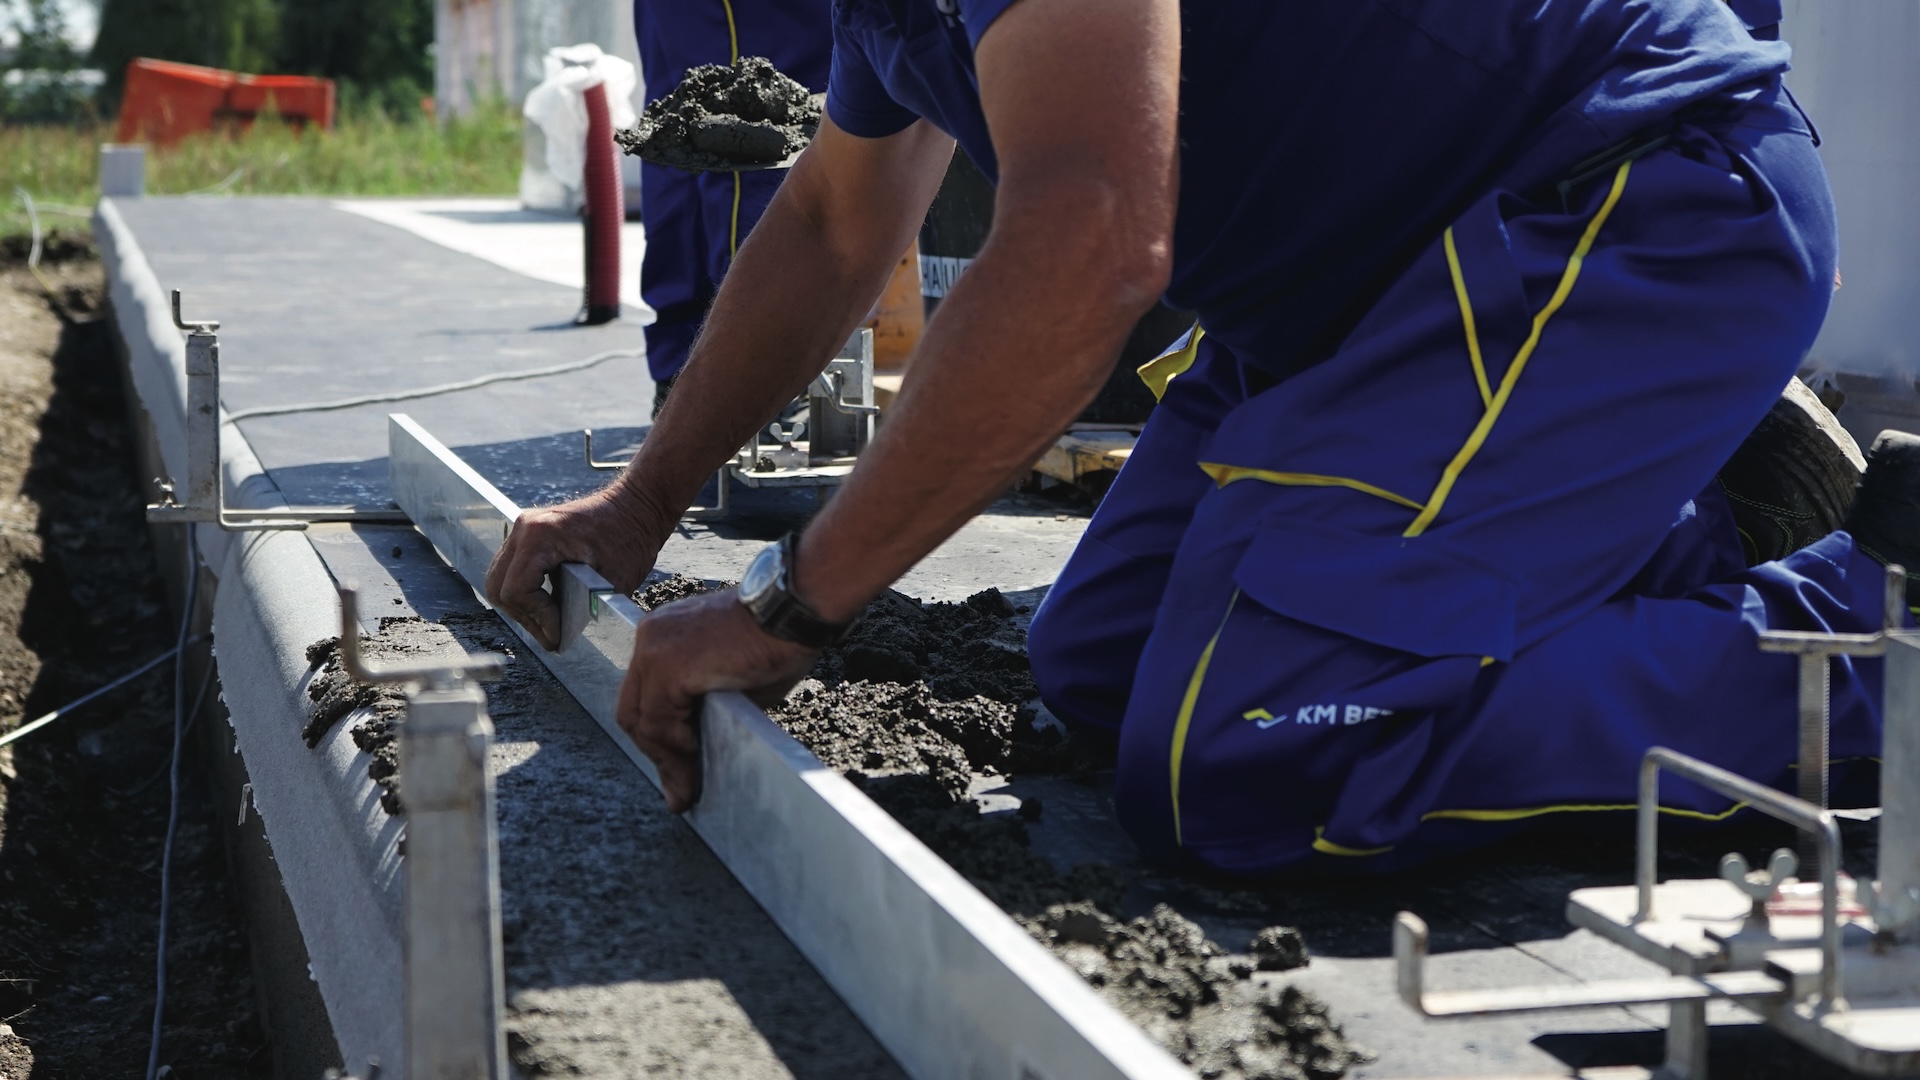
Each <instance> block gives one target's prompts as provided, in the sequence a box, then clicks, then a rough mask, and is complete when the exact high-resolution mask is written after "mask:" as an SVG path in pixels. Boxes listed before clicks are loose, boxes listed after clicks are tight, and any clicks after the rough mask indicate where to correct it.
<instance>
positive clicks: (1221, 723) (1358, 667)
mask: <svg viewBox="0 0 1920 1080" xmlns="http://www.w3.org/2000/svg"><path fill="white" fill-rule="evenodd" d="M1233 579H1234V584H1235V586H1236V588H1237V590H1238V591H1237V594H1236V599H1235V601H1234V607H1233V610H1232V612H1231V614H1230V615H1229V616H1228V618H1227V619H1226V620H1225V622H1224V623H1223V624H1222V625H1221V627H1220V632H1219V633H1218V634H1217V635H1216V637H1215V639H1214V643H1213V646H1212V648H1211V650H1210V657H1209V659H1210V665H1209V668H1208V670H1207V671H1206V672H1205V673H1204V675H1203V679H1204V685H1202V686H1199V687H1196V688H1194V690H1193V692H1192V693H1191V694H1190V698H1189V700H1190V701H1191V702H1192V703H1193V704H1194V705H1195V706H1197V708H1196V709H1195V710H1194V714H1193V715H1192V716H1191V719H1190V723H1189V729H1190V730H1189V732H1188V734H1189V736H1190V738H1189V739H1188V740H1187V743H1186V745H1184V746H1182V747H1181V748H1180V749H1181V753H1182V762H1181V765H1180V772H1181V773H1182V774H1183V775H1182V777H1181V778H1180V780H1179V782H1177V783H1176V784H1175V798H1176V802H1178V803H1180V804H1181V805H1180V806H1178V808H1177V811H1176V814H1177V817H1178V818H1179V822H1178V828H1179V829H1180V833H1181V836H1180V844H1181V846H1182V847H1184V848H1186V849H1187V851H1188V853H1189V854H1190V855H1193V856H1196V857H1198V858H1199V859H1200V860H1201V861H1202V862H1205V863H1207V864H1209V865H1212V866H1214V867H1217V868H1219V869H1222V870H1227V871H1229V872H1237V873H1269V872H1277V871H1283V870H1287V869H1290V868H1293V867H1296V866H1298V865H1299V864H1300V863H1301V861H1302V860H1303V859H1309V858H1312V857H1314V856H1313V853H1318V854H1321V855H1336V856H1370V855H1377V854H1383V853H1384V852H1385V851H1387V850H1389V849H1390V848H1391V845H1392V842H1393V839H1394V838H1398V837H1399V836H1401V835H1404V833H1405V831H1406V830H1405V829H1403V828H1402V825H1403V824H1404V822H1403V819H1410V820H1411V821H1412V822H1414V823H1415V824H1417V822H1418V809H1417V808H1410V807H1408V806H1407V805H1404V804H1405V803H1406V802H1407V800H1406V798H1404V796H1405V795H1406V794H1408V793H1411V792H1413V791H1416V790H1417V789H1418V788H1419V787H1420V785H1419V784H1418V782H1417V781H1418V779H1419V777H1420V776H1421V774H1422V770H1423V767H1424V765H1425V764H1426V763H1427V762H1428V761H1429V760H1430V758H1431V756H1432V755H1433V754H1434V753H1435V752H1436V751H1438V750H1439V749H1441V747H1440V746H1439V743H1438V742H1437V740H1438V739H1440V738H1441V737H1442V736H1441V733H1440V732H1439V730H1438V728H1437V726H1436V724H1435V723H1434V721H1433V717H1434V715H1435V714H1436V712H1439V711H1443V710H1448V709H1450V708H1452V707H1453V706H1456V705H1458V704H1459V703H1461V702H1463V701H1465V700H1466V699H1467V697H1468V696H1469V695H1470V694H1471V692H1472V689H1473V687H1474V684H1475V682H1476V680H1477V679H1478V677H1479V675H1480V672H1481V670H1482V668H1483V667H1484V666H1486V665H1488V664H1491V663H1493V662H1494V661H1504V660H1509V659H1511V658H1512V656H1513V650H1514V625H1515V615H1516V610H1517V606H1518V596H1519V588H1518V586H1517V585H1516V584H1515V583H1514V582H1512V581H1510V580H1508V579H1507V578H1505V577H1504V576H1502V575H1501V574H1499V573H1498V572H1497V571H1495V570H1493V569H1492V568H1489V567H1486V566H1483V565H1481V564H1479V563H1477V562H1475V561H1474V560H1472V559H1471V558H1469V557H1467V556H1465V555H1463V554H1462V553H1460V552H1458V551H1455V550H1453V549H1452V548H1451V547H1449V546H1448V545H1447V544H1446V543H1445V542H1444V541H1440V540H1437V539H1436V538H1433V537H1421V538H1414V539H1405V538H1402V537H1399V536H1381V535H1378V534H1372V533H1366V532H1361V531H1358V530H1355V529H1351V528H1347V527H1344V526H1341V525H1336V524H1331V523H1327V522H1323V521H1315V520H1311V519H1299V518H1286V517H1274V518H1270V519H1268V520H1265V521H1263V522H1261V523H1260V525H1259V526H1258V528H1257V531H1256V532H1255V535H1254V536H1253V538H1252V540H1251V542H1250V543H1249V544H1248V546H1247V548H1246V549H1245V551H1244V553H1243V554H1242V555H1241V556H1240V558H1239V560H1238V562H1237V564H1236V565H1235V567H1234V570H1233ZM1182 792H1184V793H1185V794H1184V795H1182V794H1181V793H1182ZM1336 807H1338V808H1339V817H1340V820H1338V821H1334V820H1332V819H1333V817H1334V812H1335V809H1336ZM1383 837H1384V838H1389V839H1385V840H1382V839H1381V838H1383ZM1354 868H1355V869H1363V867H1359V866H1355V867H1354Z"/></svg>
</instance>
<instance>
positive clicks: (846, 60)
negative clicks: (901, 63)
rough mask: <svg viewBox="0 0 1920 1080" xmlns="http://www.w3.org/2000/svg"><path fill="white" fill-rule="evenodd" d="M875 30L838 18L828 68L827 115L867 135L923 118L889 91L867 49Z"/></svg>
mask: <svg viewBox="0 0 1920 1080" xmlns="http://www.w3.org/2000/svg"><path fill="white" fill-rule="evenodd" d="M835 6H836V8H837V7H838V5H835ZM872 34H873V32H872V31H861V30H854V29H849V28H848V27H847V26H845V25H843V24H842V23H841V22H840V20H839V19H835V20H834V25H833V63H832V66H831V67H830V69H829V70H828V72H827V115H828V116H830V117H832V118H833V122H834V123H835V124H836V125H838V126H839V128H840V129H841V130H842V131H845V132H846V133H848V134H849V135H858V136H860V137H861V138H863V139H881V138H885V137H886V136H888V135H892V134H894V133H896V132H899V131H903V130H905V129H906V128H907V126H908V125H910V124H912V123H913V122H914V121H915V120H918V119H920V114H919V113H916V112H914V111H913V110H912V109H909V108H907V107H906V106H904V105H902V104H900V103H899V102H897V101H895V100H894V99H893V95H891V94H889V93H887V87H886V84H885V83H883V82H882V81H881V79H880V73H879V72H878V71H877V70H875V69H874V66H873V59H872V57H871V56H869V55H868V52H867V46H868V45H869V44H870V43H871V41H870V39H871V37H872Z"/></svg>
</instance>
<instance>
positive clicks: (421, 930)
mask: <svg viewBox="0 0 1920 1080" xmlns="http://www.w3.org/2000/svg"><path fill="white" fill-rule="evenodd" d="M356 606H357V605H356V603H355V596H354V590H353V589H351V588H342V589H341V590H340V646H339V649H340V666H341V668H343V669H344V670H345V671H346V672H347V674H349V675H351V676H353V677H354V678H356V679H359V680H360V681H362V682H377V683H402V684H404V685H405V686H406V695H407V714H406V719H405V721H403V722H402V724H401V725H400V776H401V778H402V782H403V784H404V785H405V787H404V789H403V791H402V797H403V799H404V800H405V804H406V815H407V852H406V875H407V878H406V890H405V909H406V955H405V998H406V1000H405V1004H404V1009H405V1021H406V1043H407V1075H409V1076H422V1077H445V1078H447V1080H506V1075H507V1066H506V1063H507V1055H506V1035H505V1031H504V1029H503V1027H502V1024H501V1005H502V1002H503V1001H504V1000H505V998H506V983H505V970H506V965H505V964H504V962H503V960H502V954H501V938H500V870H499V866H500V857H499V839H498V836H497V832H496V828H495V823H494V812H493V781H492V779H491V778H490V777H489V776H488V774H487V748H488V746H489V744H490V743H491V741H492V738H493V724H492V722H491V721H490V720H488V718H487V699H486V695H485V694H483V693H481V691H480V688H479V687H478V686H475V685H474V684H473V683H472V682H471V681H469V680H471V679H476V678H489V677H492V676H495V675H498V674H500V672H501V671H502V670H503V669H504V667H505V665H506V659H505V658H504V657H501V656H498V655H495V654H492V653H484V654H481V655H479V656H469V657H465V658H463V659H461V660H458V661H454V662H452V663H445V662H442V663H434V664H421V665H414V666H406V667H375V666H373V665H371V664H368V663H367V662H366V660H365V658H364V657H362V656H361V655H360V622H359V613H358V612H357V611H356V610H355V608H356Z"/></svg>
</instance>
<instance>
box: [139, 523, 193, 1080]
mask: <svg viewBox="0 0 1920 1080" xmlns="http://www.w3.org/2000/svg"><path fill="white" fill-rule="evenodd" d="M186 533H187V599H186V603H185V604H184V605H182V607H181V611H180V637H179V644H177V645H175V646H174V651H175V652H176V653H179V654H180V655H181V656H182V657H184V656H185V655H186V651H187V635H188V632H189V631H191V630H192V629H193V609H194V606H195V605H196V604H198V603H199V599H200V538H199V535H198V533H197V531H196V530H195V529H194V528H193V527H192V526H191V525H190V526H188V527H187V529H186ZM186 677H187V665H186V664H184V663H180V664H175V665H173V762H172V765H171V767H170V770H171V774H172V785H171V789H170V791H169V793H168V796H167V838H166V840H165V841H164V842H163V843H162V844H161V847H160V935H159V937H160V940H159V942H158V943H157V944H156V945H155V946H154V961H153V967H154V973H153V985H154V989H153V1041H152V1042H151V1043H150V1044H149V1045H148V1048H147V1080H157V1077H158V1076H159V1075H160V1022H161V1020H162V1019H163V1018H164V1017H165V1016H166V1011H167V917H168V916H169V915H170V914H171V913H172V909H173V891H172V888H171V885H172V883H173V834H174V830H175V829H177V828H178V827H179V825H180V743H181V742H182V741H183V740H184V739H185V737H186V733H187V732H186V726H187V725H186V716H185V714H184V713H183V712H182V707H183V706H184V705H185V700H184V699H185V698H186V696H187V687H186Z"/></svg>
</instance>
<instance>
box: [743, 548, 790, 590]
mask: <svg viewBox="0 0 1920 1080" xmlns="http://www.w3.org/2000/svg"><path fill="white" fill-rule="evenodd" d="M779 580H780V545H778V544H770V545H768V546H767V547H764V548H762V549H760V554H758V555H756V556H754V558H753V562H752V563H751V564H750V565H748V567H747V572H746V574H744V575H743V576H742V577H741V578H740V599H741V600H744V601H745V602H746V603H747V604H749V605H752V604H753V603H754V602H755V601H757V600H759V599H760V598H762V597H764V596H766V595H767V594H768V593H769V592H772V591H773V587H774V586H775V585H776V584H778V582H779Z"/></svg>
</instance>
